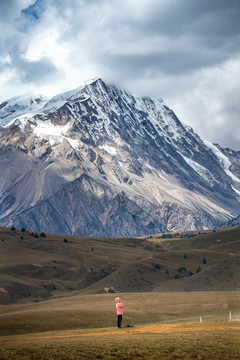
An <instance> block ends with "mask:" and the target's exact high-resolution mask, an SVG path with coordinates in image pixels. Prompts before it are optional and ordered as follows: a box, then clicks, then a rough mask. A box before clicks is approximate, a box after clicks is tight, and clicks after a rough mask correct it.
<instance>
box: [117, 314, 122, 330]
mask: <svg viewBox="0 0 240 360" xmlns="http://www.w3.org/2000/svg"><path fill="white" fill-rule="evenodd" d="M121 324H122V315H118V321H117V327H118V328H120V327H121Z"/></svg>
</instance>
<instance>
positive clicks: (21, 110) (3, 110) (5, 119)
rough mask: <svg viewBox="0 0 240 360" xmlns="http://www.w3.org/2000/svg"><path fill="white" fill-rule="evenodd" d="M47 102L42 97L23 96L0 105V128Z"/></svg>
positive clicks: (37, 95)
mask: <svg viewBox="0 0 240 360" xmlns="http://www.w3.org/2000/svg"><path fill="white" fill-rule="evenodd" d="M47 101H48V98H46V97H45V96H43V95H39V94H29V93H28V94H24V95H21V96H15V97H13V98H11V99H10V100H7V101H4V102H3V103H2V104H0V126H4V125H7V124H9V123H10V122H11V121H12V120H13V119H15V118H17V117H19V116H21V115H24V114H27V113H29V112H30V113H31V112H35V111H36V110H39V109H41V108H42V107H43V106H44V105H45V104H46V103H47Z"/></svg>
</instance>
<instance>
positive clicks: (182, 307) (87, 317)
mask: <svg viewBox="0 0 240 360" xmlns="http://www.w3.org/2000/svg"><path fill="white" fill-rule="evenodd" d="M118 295H120V296H121V299H122V301H123V304H124V317H123V325H132V326H133V327H126V328H125V327H124V328H122V329H117V328H116V314H115V303H114V297H115V296H116V295H115V294H101V295H84V296H75V297H69V298H62V299H54V300H50V301H44V302H40V303H36V304H15V305H8V306H1V307H0V333H1V337H0V359H1V360H10V359H11V360H15V359H16V360H18V359H19V360H20V359H24V360H28V359H29V360H30V359H31V360H35V359H36V360H40V359H41V360H43V359H46V360H47V359H49V360H51V359H59V360H64V359H65V360H70V359H86V360H88V359H144V360H145V359H150V360H151V359H186V360H188V359H201V360H203V359H209V360H210V359H211V360H214V359H217V360H222V359H223V360H225V359H229V360H230V359H231V360H232V359H240V292H193V293H179V292H178V293H153V292H151V293H123V294H118ZM229 311H231V316H232V318H231V320H230V319H229ZM200 316H201V317H202V322H200Z"/></svg>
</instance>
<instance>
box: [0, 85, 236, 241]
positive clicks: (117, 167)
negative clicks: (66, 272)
mask: <svg viewBox="0 0 240 360" xmlns="http://www.w3.org/2000/svg"><path fill="white" fill-rule="evenodd" d="M43 99H44V98H43ZM40 103H41V101H39V102H38V105H39V104H40ZM4 104H5V103H3V104H2V105H0V108H1V109H4V107H5V106H6V104H5V105H4ZM5 115H6V113H5ZM0 116H1V113H0ZM1 124H2V125H4V126H2V127H1V128H0V140H1V142H0V144H1V145H0V225H1V226H11V225H14V226H15V227H25V228H28V229H31V230H35V231H43V232H54V233H62V234H74V235H87V236H112V237H126V236H140V235H147V234H153V233H160V232H166V231H175V230H187V229H196V228H198V229H200V228H213V227H215V226H217V225H219V224H221V223H223V222H226V221H228V220H229V219H231V218H233V217H236V216H237V215H239V213H240V154H239V153H238V152H234V151H232V150H230V149H221V147H220V146H218V145H213V144H210V143H208V142H207V141H205V140H203V139H201V138H200V137H199V136H198V135H197V134H195V133H194V131H193V130H192V129H191V128H190V127H189V126H186V125H184V124H183V123H181V122H180V121H179V119H178V118H177V117H176V115H175V114H174V113H173V111H172V110H171V109H169V108H168V107H167V106H166V104H165V103H164V102H163V101H162V100H152V99H150V98H138V97H134V96H132V95H131V94H129V93H128V92H127V91H124V90H121V89H118V88H116V87H115V86H110V85H106V84H105V83H104V82H103V81H102V80H101V79H97V80H94V81H92V82H89V83H86V84H85V85H84V86H82V87H80V88H78V89H76V90H73V91H69V92H66V93H63V94H60V95H57V96H55V97H53V98H52V99H50V100H49V101H48V102H46V99H45V100H43V102H42V103H41V104H40V105H39V106H37V108H35V109H32V110H29V111H26V108H25V109H24V111H23V112H22V113H18V116H17V117H16V118H14V119H12V118H11V119H10V118H9V120H8V121H7V120H6V117H5V120H4V123H1Z"/></svg>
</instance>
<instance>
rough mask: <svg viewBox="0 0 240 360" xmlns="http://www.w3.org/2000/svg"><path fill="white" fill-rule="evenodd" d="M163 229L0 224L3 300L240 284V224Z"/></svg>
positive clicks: (238, 286) (206, 288)
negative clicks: (139, 232)
mask: <svg viewBox="0 0 240 360" xmlns="http://www.w3.org/2000/svg"><path fill="white" fill-rule="evenodd" d="M164 235H166V236H168V238H166V237H165V236H164ZM164 235H163V234H159V235H155V236H154V235H152V236H148V237H142V238H119V239H116V238H91V237H89V238H86V237H75V236H67V237H66V236H63V235H55V234H45V233H35V232H34V233H33V232H30V231H26V230H25V229H22V230H19V229H10V228H0V253H1V264H0V283H1V287H0V303H1V304H9V303H15V302H26V301H31V302H32V301H41V300H46V299H51V298H57V297H63V296H71V295H76V294H97V293H107V292H110V293H111V292H149V291H150V292H151V291H166V292H169V291H170V292H171V291H209V290H215V291H220V290H223V291H224V290H225V291H230V290H231V291H234V290H240V277H239V272H240V229H239V228H233V229H227V230H222V229H220V230H217V231H215V230H214V231H208V232H206V233H205V234H198V233H197V232H196V231H195V232H185V233H178V234H176V233H172V234H164Z"/></svg>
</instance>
